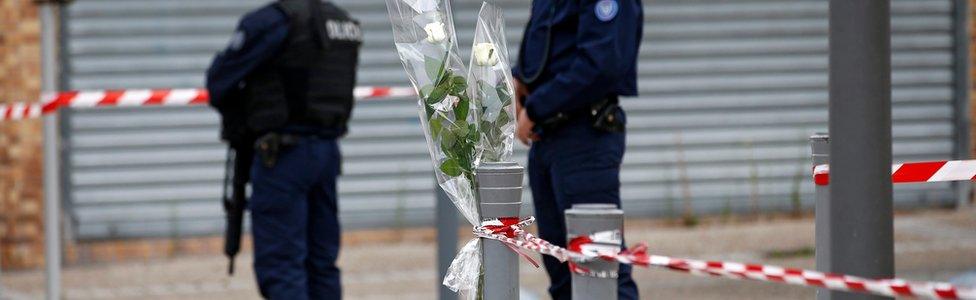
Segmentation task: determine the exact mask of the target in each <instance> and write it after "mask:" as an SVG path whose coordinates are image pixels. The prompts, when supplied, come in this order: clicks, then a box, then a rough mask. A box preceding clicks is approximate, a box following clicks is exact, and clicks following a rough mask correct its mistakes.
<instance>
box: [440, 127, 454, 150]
mask: <svg viewBox="0 0 976 300" xmlns="http://www.w3.org/2000/svg"><path fill="white" fill-rule="evenodd" d="M452 127H453V126H452ZM457 138H458V134H457V132H455V131H454V130H452V129H451V128H448V129H447V130H441V150H444V152H450V151H451V149H452V148H454V144H455V143H457Z"/></svg>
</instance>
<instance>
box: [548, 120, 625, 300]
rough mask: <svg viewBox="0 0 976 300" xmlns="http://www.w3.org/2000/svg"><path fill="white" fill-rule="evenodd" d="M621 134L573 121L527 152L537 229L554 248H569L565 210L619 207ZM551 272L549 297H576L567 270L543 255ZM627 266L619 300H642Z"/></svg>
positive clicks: (622, 277)
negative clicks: (587, 206) (584, 205)
mask: <svg viewBox="0 0 976 300" xmlns="http://www.w3.org/2000/svg"><path fill="white" fill-rule="evenodd" d="M625 144H626V141H625V136H624V134H623V133H607V132H603V131H599V130H596V129H593V128H592V127H591V126H590V125H589V124H588V123H586V122H582V121H581V122H574V123H572V124H569V125H567V126H566V127H564V128H561V129H559V130H557V131H555V132H550V133H546V135H545V136H544V137H543V139H542V140H541V141H537V142H535V143H533V144H532V149H531V150H530V151H529V184H530V185H531V186H532V200H533V204H534V205H535V215H536V218H537V219H538V224H539V235H540V236H541V237H542V238H543V239H545V240H547V241H550V242H552V243H553V244H556V245H559V246H562V247H565V246H566V219H565V218H564V211H565V210H566V209H569V208H570V207H572V206H573V204H579V203H609V204H616V205H617V206H618V207H619V206H620V164H621V161H622V160H623V156H624V148H625ZM543 263H544V264H545V267H546V272H548V273H549V280H550V286H549V294H550V295H552V298H553V299H556V300H566V299H571V298H572V287H571V286H570V284H571V280H570V272H569V267H568V266H567V265H566V264H564V263H560V262H559V261H558V260H556V259H555V258H552V257H549V256H543ZM630 273H631V267H630V266H629V265H621V266H620V277H619V288H618V290H619V299H628V300H629V299H638V298H639V296H638V294H637V284H635V283H634V280H633V279H631V276H630Z"/></svg>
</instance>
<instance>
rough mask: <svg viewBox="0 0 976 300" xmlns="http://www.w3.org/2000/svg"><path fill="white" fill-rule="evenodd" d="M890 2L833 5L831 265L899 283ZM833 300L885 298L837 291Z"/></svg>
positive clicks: (837, 0) (847, 0)
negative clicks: (893, 184) (895, 279)
mask: <svg viewBox="0 0 976 300" xmlns="http://www.w3.org/2000/svg"><path fill="white" fill-rule="evenodd" d="M890 17H891V14H890V1H889V0H831V1H830V38H829V40H830V59H829V60H830V71H829V73H830V80H829V81H830V105H829V106H830V139H831V141H830V163H831V170H830V173H831V174H830V176H831V184H830V185H831V186H830V201H829V202H830V204H829V213H828V214H829V217H830V224H829V229H828V230H829V233H830V244H829V245H828V246H829V247H830V248H829V255H830V259H829V263H828V265H827V269H826V270H824V271H828V272H837V273H844V274H851V275H856V276H864V277H868V278H891V277H893V276H894V273H895V270H894V265H895V262H894V234H893V232H894V224H893V215H892V214H893V209H892V207H893V203H892V196H891V193H892V191H891V190H892V187H891V24H890ZM828 299H886V298H883V297H871V296H864V295H854V294H850V293H839V292H832V293H830V296H829V297H828Z"/></svg>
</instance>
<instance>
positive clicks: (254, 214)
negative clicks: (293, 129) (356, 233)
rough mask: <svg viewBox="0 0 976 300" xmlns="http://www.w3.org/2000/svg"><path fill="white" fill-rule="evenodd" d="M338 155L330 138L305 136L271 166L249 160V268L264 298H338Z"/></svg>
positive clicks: (284, 150)
mask: <svg viewBox="0 0 976 300" xmlns="http://www.w3.org/2000/svg"><path fill="white" fill-rule="evenodd" d="M340 155H341V154H340V153H339V145H338V143H337V141H336V140H335V139H320V138H311V137H310V138H303V139H301V140H300V142H299V143H298V144H297V145H295V146H293V147H285V148H284V149H282V150H281V153H280V155H279V156H278V161H277V163H276V164H275V166H274V167H273V168H268V167H266V166H265V165H264V164H263V163H262V161H261V160H260V158H258V157H255V158H254V159H255V161H254V166H253V168H252V169H251V184H252V188H253V192H252V194H251V202H250V210H251V233H252V235H253V236H254V272H255V274H256V276H257V281H258V286H259V287H260V289H261V295H262V296H264V297H265V298H268V299H275V300H277V299H287V300H293V299H294V300H301V299H341V297H342V289H341V284H340V281H339V268H338V267H336V259H338V257H339V239H340V234H339V232H340V231H339V207H338V202H337V195H336V179H337V177H338V176H339V173H340V165H341V156H340Z"/></svg>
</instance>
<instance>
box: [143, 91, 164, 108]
mask: <svg viewBox="0 0 976 300" xmlns="http://www.w3.org/2000/svg"><path fill="white" fill-rule="evenodd" d="M169 92H170V91H169V90H153V91H152V94H151V95H150V96H149V99H148V100H146V102H144V103H143V105H162V104H163V100H166V96H169Z"/></svg>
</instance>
